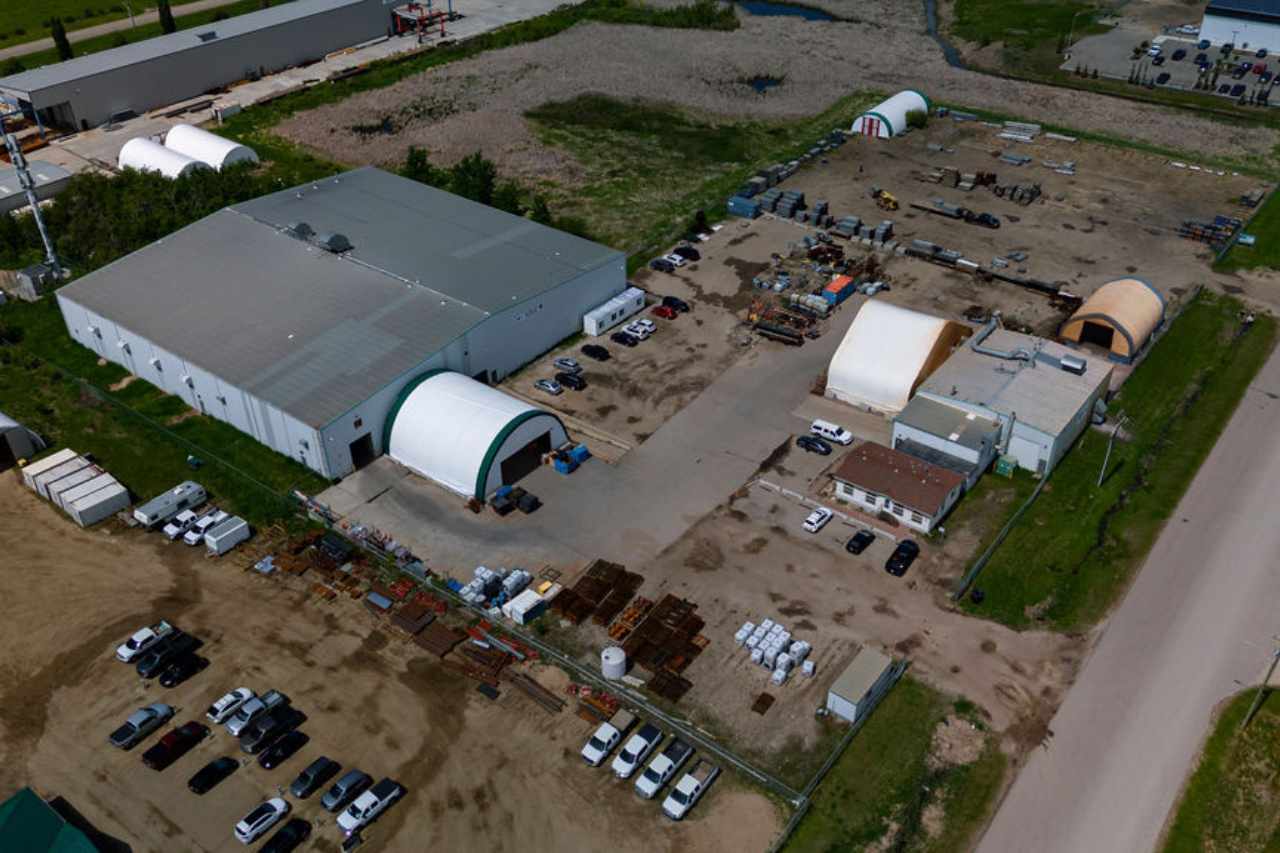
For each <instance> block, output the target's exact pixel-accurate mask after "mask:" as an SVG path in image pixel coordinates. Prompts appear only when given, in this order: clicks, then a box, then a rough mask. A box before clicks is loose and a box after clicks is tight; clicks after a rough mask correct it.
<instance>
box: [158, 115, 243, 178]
mask: <svg viewBox="0 0 1280 853" xmlns="http://www.w3.org/2000/svg"><path fill="white" fill-rule="evenodd" d="M164 147H165V148H168V149H169V150H170V151H176V152H178V153H179V154H182V155H183V156H186V157H190V158H191V159H192V160H198V161H199V162H201V163H204V164H205V165H206V166H208V167H209V168H211V169H217V170H218V171H222V169H223V168H225V167H227V166H232V165H235V164H236V163H257V162H258V155H257V153H256V152H255V151H254V150H253V149H252V148H250V147H248V146H247V145H241V144H240V143H238V142H232V141H231V140H230V139H227V138H225V137H222V136H218V135H217V134H216V133H210V132H209V131H207V130H202V129H201V128H198V127H193V126H192V125H189V124H175V125H174V126H173V127H172V128H170V129H169V132H168V133H166V134H165V137H164Z"/></svg>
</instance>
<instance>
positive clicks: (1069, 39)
mask: <svg viewBox="0 0 1280 853" xmlns="http://www.w3.org/2000/svg"><path fill="white" fill-rule="evenodd" d="M1092 11H1093V10H1092V9H1081V10H1080V11H1079V12H1076V13H1075V14H1074V15H1072V16H1071V27H1070V29H1068V30H1067V50H1071V43H1072V42H1073V41H1074V40H1075V35H1076V18H1078V17H1080V16H1081V15H1083V14H1085V13H1086V12H1092Z"/></svg>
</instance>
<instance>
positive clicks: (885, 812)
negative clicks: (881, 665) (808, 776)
mask: <svg viewBox="0 0 1280 853" xmlns="http://www.w3.org/2000/svg"><path fill="white" fill-rule="evenodd" d="M952 708H953V705H952V703H951V702H950V701H949V700H948V699H947V697H946V696H944V695H943V694H941V693H939V692H938V691H936V690H934V689H932V688H930V687H928V686H926V685H925V684H923V683H921V682H919V681H916V680H915V679H913V678H911V677H909V676H908V677H904V678H903V679H902V680H901V681H899V682H898V684H897V685H896V686H895V687H894V688H893V689H892V690H890V691H889V693H888V695H887V696H885V698H884V699H883V700H882V701H881V703H880V705H879V707H877V708H876V709H875V710H874V711H873V712H872V714H871V717H870V719H868V720H867V723H866V725H865V726H863V728H862V731H860V732H858V734H857V735H856V736H855V737H854V739H853V741H852V742H851V743H850V744H849V748H848V749H846V750H845V752H844V754H843V755H842V756H841V757H840V759H839V761H837V762H836V764H835V766H834V767H833V768H832V769H831V772H830V773H829V774H828V775H827V777H826V779H824V780H823V782H822V784H821V785H819V786H818V789H817V791H816V792H814V796H813V805H812V807H811V808H810V810H809V812H808V814H806V815H805V817H804V818H803V819H802V820H801V821H800V824H799V826H798V827H797V828H796V831H795V833H794V834H793V835H792V836H791V838H790V840H789V841H788V843H787V845H786V847H785V850H786V851H787V853H807V851H821V852H822V853H827V851H837V850H838V851H845V850H862V849H865V848H867V847H869V846H871V845H874V844H876V843H877V842H880V841H881V839H882V838H883V837H884V835H885V833H886V832H887V831H888V829H889V826H890V822H893V823H895V824H897V825H898V827H899V830H898V834H897V835H896V836H895V838H894V841H893V845H892V847H890V848H888V849H892V850H899V851H930V853H932V851H938V853H942V851H958V850H963V849H965V847H966V845H967V844H968V842H969V841H970V840H971V839H972V838H973V835H974V833H975V832H976V830H977V829H978V827H980V826H981V825H982V823H983V822H984V821H985V820H986V817H987V815H988V813H989V812H990V810H991V807H992V805H993V804H994V802H995V797H996V795H997V793H998V792H999V790H1000V785H1001V782H1002V780H1003V778H1004V773H1005V758H1004V756H1003V754H1002V753H1001V752H1000V751H999V749H998V747H997V746H996V742H995V738H994V736H992V735H987V743H986V747H985V749H984V750H983V752H982V755H981V756H980V757H979V758H978V760H977V761H975V762H973V763H971V764H967V765H961V766H958V767H942V768H936V769H934V768H930V767H929V766H928V763H927V761H926V759H927V757H928V754H929V749H930V745H931V743H932V739H933V731H934V729H935V728H936V727H937V725H938V724H939V722H940V721H941V720H942V719H943V718H944V717H945V716H946V715H947V714H948V712H950V711H951V710H952ZM935 802H936V803H940V804H941V805H942V807H943V809H944V811H945V819H944V820H943V822H942V831H941V833H940V834H939V835H936V836H930V835H929V833H928V832H927V831H926V830H925V827H924V825H923V821H922V817H923V814H924V811H925V809H926V808H927V807H928V806H929V805H930V804H932V803H935Z"/></svg>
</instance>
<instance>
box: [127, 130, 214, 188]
mask: <svg viewBox="0 0 1280 853" xmlns="http://www.w3.org/2000/svg"><path fill="white" fill-rule="evenodd" d="M119 165H120V168H121V169H137V170H138V171H139V172H159V173H160V174H162V175H164V176H165V177H166V178H169V179H170V180H172V179H174V178H180V177H182V176H184V175H190V174H191V173H192V172H194V171H196V170H197V169H207V168H209V167H208V166H206V165H205V164H204V163H201V162H200V161H199V160H193V159H192V158H190V157H188V156H186V155H185V154H179V153H178V152H177V151H170V150H169V149H168V148H165V147H164V146H163V145H161V144H160V143H158V142H152V141H151V140H150V139H144V138H142V137H138V138H137V139H130V140H129V141H128V142H126V143H125V144H124V147H123V148H121V149H120V161H119Z"/></svg>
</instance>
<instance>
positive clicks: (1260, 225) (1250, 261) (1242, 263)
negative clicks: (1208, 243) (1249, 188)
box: [1214, 192, 1280, 272]
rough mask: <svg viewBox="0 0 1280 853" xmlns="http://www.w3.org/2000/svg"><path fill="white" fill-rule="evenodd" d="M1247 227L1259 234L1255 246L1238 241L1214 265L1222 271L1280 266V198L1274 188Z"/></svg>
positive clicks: (1253, 233)
mask: <svg viewBox="0 0 1280 853" xmlns="http://www.w3.org/2000/svg"><path fill="white" fill-rule="evenodd" d="M1244 230H1245V232H1246V233H1248V234H1252V235H1253V236H1254V237H1256V238H1257V240H1258V242H1257V243H1256V244H1254V245H1253V246H1241V245H1239V244H1238V243H1237V244H1236V245H1234V246H1232V247H1231V249H1230V251H1228V252H1227V254H1226V255H1225V256H1224V257H1223V258H1222V260H1221V261H1219V262H1218V263H1217V264H1215V265H1214V269H1215V270H1217V271H1219V272H1235V271H1236V270H1249V269H1257V268H1258V267H1267V268H1269V269H1280V201H1276V193H1275V192H1272V193H1270V194H1269V195H1268V196H1267V199H1266V201H1264V202H1263V203H1262V207H1260V208H1258V211H1257V213H1255V214H1254V216H1253V218H1252V219H1251V220H1249V224H1248V225H1247V226H1246V227H1245V229H1244Z"/></svg>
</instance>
